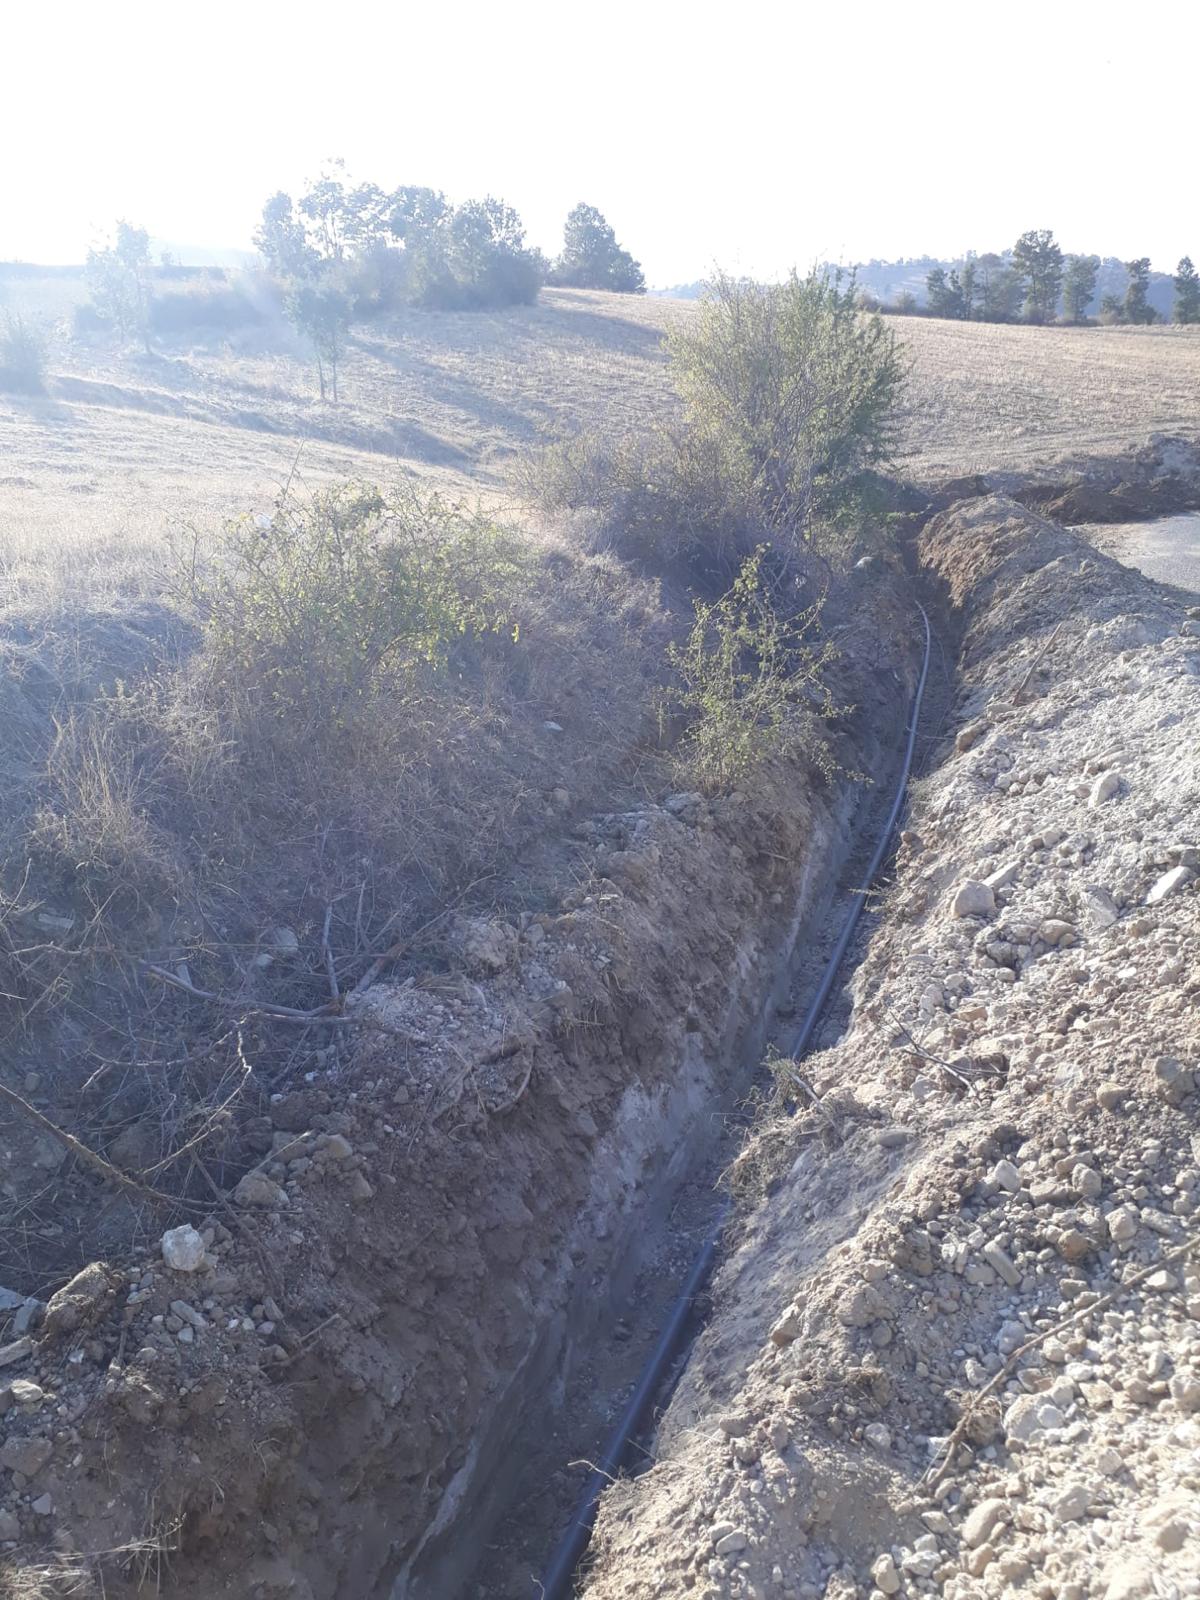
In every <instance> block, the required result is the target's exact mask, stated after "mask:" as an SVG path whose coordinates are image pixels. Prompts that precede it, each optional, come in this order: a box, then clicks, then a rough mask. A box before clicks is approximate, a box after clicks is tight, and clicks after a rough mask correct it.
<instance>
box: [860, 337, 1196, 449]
mask: <svg viewBox="0 0 1200 1600" xmlns="http://www.w3.org/2000/svg"><path fill="white" fill-rule="evenodd" d="M892 325H893V326H894V327H896V328H897V329H898V330H899V332H900V335H901V338H902V339H903V340H904V341H905V343H906V344H907V346H908V348H909V350H910V352H911V356H912V364H913V366H912V370H913V382H912V394H911V397H910V409H909V417H908V420H907V422H906V425H905V430H904V442H903V446H902V449H901V456H900V465H901V468H902V469H903V470H906V471H908V472H910V473H912V474H913V475H914V476H918V477H922V478H930V477H935V476H937V475H939V474H947V473H954V474H957V473H969V472H993V471H1000V470H1014V471H1019V470H1021V469H1022V468H1024V467H1027V466H1030V465H1031V464H1033V463H1034V462H1035V461H1039V460H1052V459H1054V458H1055V457H1058V456H1062V455H1070V454H1075V453H1077V452H1079V453H1082V452H1096V453H1100V452H1102V451H1106V450H1111V449H1114V448H1117V447H1120V446H1124V445H1128V444H1130V443H1135V442H1143V441H1144V440H1145V438H1146V436H1147V435H1148V434H1150V433H1152V432H1166V433H1169V432H1173V431H1178V430H1186V431H1195V430H1196V429H1197V428H1200V329H1193V328H1175V327H1161V328H1025V327H1007V326H1002V325H999V324H991V323H964V322H938V321H933V320H925V319H922V318H908V319H904V320H902V321H901V320H899V319H898V320H897V321H895V322H893V324H892Z"/></svg>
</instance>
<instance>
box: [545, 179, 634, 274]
mask: <svg viewBox="0 0 1200 1600" xmlns="http://www.w3.org/2000/svg"><path fill="white" fill-rule="evenodd" d="M554 279H555V282H556V283H566V284H571V285H573V286H574V287H576V288H579V289H614V290H616V291H617V293H619V294H645V292H646V280H645V277H644V276H643V274H642V269H641V266H640V265H639V263H638V262H636V261H635V260H634V259H633V257H632V256H631V255H630V254H629V252H628V250H622V248H621V246H620V245H619V244H618V243H617V236H616V234H615V233H614V231H613V229H612V227H611V226H610V225H609V223H608V222H607V221H606V220H605V219H604V217H603V216H602V215H601V214H600V212H599V211H597V210H596V207H595V206H589V205H585V204H584V203H583V202H582V201H580V203H579V204H578V205H577V206H576V207H575V209H574V210H573V211H572V212H571V214H570V215H569V216H568V218H567V223H566V227H565V228H564V229H563V248H562V255H560V256H559V258H558V261H557V262H556V264H555V268H554Z"/></svg>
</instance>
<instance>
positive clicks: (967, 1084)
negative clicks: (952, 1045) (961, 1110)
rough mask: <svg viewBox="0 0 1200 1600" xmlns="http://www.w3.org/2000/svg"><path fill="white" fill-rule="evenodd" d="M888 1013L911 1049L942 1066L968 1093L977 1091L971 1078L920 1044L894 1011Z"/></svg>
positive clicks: (934, 1063) (935, 1064) (937, 1065)
mask: <svg viewBox="0 0 1200 1600" xmlns="http://www.w3.org/2000/svg"><path fill="white" fill-rule="evenodd" d="M888 1014H889V1016H890V1017H891V1019H892V1021H893V1022H894V1023H895V1024H896V1026H897V1028H899V1030H900V1032H901V1033H902V1034H903V1035H904V1037H905V1038H906V1039H907V1040H908V1043H909V1048H910V1049H911V1050H913V1051H914V1052H915V1053H916V1054H917V1055H919V1056H920V1057H921V1058H922V1059H923V1060H925V1061H928V1062H930V1063H931V1064H932V1065H933V1066H935V1067H940V1068H941V1069H942V1071H943V1072H944V1073H945V1074H946V1075H947V1077H950V1078H953V1079H954V1081H955V1083H959V1084H961V1085H962V1087H963V1088H964V1089H965V1090H966V1091H967V1093H968V1094H974V1093H975V1085H974V1083H972V1081H971V1079H970V1078H968V1077H967V1075H966V1074H965V1073H964V1072H960V1071H959V1069H958V1068H957V1067H952V1066H951V1065H950V1063H949V1062H948V1061H943V1060H942V1058H941V1056H935V1055H934V1054H933V1052H932V1051H930V1050H926V1048H925V1046H924V1045H923V1044H918V1043H917V1041H916V1040H915V1039H914V1038H913V1036H912V1034H911V1033H910V1032H909V1030H908V1029H907V1028H906V1027H905V1026H904V1024H903V1023H902V1022H901V1021H900V1018H899V1017H898V1016H897V1015H896V1013H895V1012H894V1011H891V1012H889V1013H888Z"/></svg>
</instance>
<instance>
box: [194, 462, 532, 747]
mask: <svg viewBox="0 0 1200 1600" xmlns="http://www.w3.org/2000/svg"><path fill="white" fill-rule="evenodd" d="M524 564H525V557H524V556H523V554H522V553H521V550H520V547H519V546H518V545H517V544H516V542H515V540H514V538H513V537H512V536H511V535H509V534H507V533H505V532H503V531H502V530H500V529H499V528H498V527H496V526H495V524H493V523H491V522H490V521H488V520H487V519H486V518H485V517H483V516H482V515H477V514H468V513H464V512H462V511H461V510H458V509H455V508H452V507H450V506H448V505H446V504H445V503H444V502H443V501H440V500H438V499H436V498H435V499H432V500H427V501H421V500H418V499H417V497H416V496H415V495H403V494H397V495H391V496H385V495H383V494H382V493H381V492H380V491H379V490H378V489H375V488H371V487H367V486H364V485H347V486H343V487H340V488H336V489H331V490H326V491H323V492H321V493H319V494H316V495H314V496H313V497H312V498H311V500H307V501H302V500H298V499H296V498H294V497H287V496H285V497H282V498H281V499H280V500H279V502H278V503H277V505H276V508H275V511H274V514H273V515H272V516H271V517H270V518H267V517H266V516H262V517H260V518H259V519H254V518H243V519H239V520H237V521H235V522H233V523H231V524H229V525H228V526H227V527H226V530H225V533H224V536H223V538H222V539H221V541H220V543H219V545H218V547H217V548H216V550H215V551H213V552H211V557H210V559H209V561H208V562H207V564H206V566H205V567H204V568H203V569H198V568H197V567H196V566H194V565H193V566H192V567H191V568H189V570H188V574H187V587H188V590H189V593H190V597H191V599H192V601H193V603H194V604H195V606H196V608H197V610H198V612H199V615H200V617H201V620H202V626H203V630H204V647H203V650H202V656H203V659H204V661H205V667H206V672H207V673H208V675H209V679H210V682H212V683H213V684H215V685H218V686H219V689H218V694H219V698H220V700H221V702H222V704H223V705H224V706H226V707H227V708H228V707H234V706H236V707H239V708H240V710H241V713H242V715H243V716H251V717H253V718H254V719H255V720H256V721H258V720H260V719H261V721H262V722H263V723H264V725H266V726H268V727H270V726H273V728H274V730H275V731H273V732H270V733H269V734H268V737H269V738H270V739H271V740H272V741H273V742H278V743H279V744H281V745H282V744H289V745H300V746H304V747H308V746H311V745H312V744H313V743H320V744H324V745H328V744H329V743H330V742H331V741H336V740H337V739H339V738H340V737H341V736H342V735H343V734H346V733H352V732H353V731H354V730H355V728H356V726H357V725H359V724H360V723H361V721H362V719H363V717H364V716H370V715H372V714H373V713H374V711H375V710H376V709H377V708H378V706H379V704H380V702H382V701H386V702H387V705H388V708H389V715H392V714H394V711H395V708H396V706H397V705H398V704H403V701H404V699H405V696H406V695H408V694H409V693H410V692H412V691H414V690H419V691H421V692H424V691H425V690H426V689H427V688H428V687H429V686H430V684H431V683H432V682H434V681H435V680H436V679H438V678H439V677H445V675H446V674H447V673H448V671H449V670H450V667H451V663H452V660H453V658H454V656H455V653H456V651H459V650H461V648H462V647H463V646H464V645H466V644H469V643H472V642H473V643H476V644H477V643H479V642H480V641H483V640H485V639H486V638H488V637H494V636H498V635H504V634H508V633H511V630H512V629H513V628H514V627H515V623H514V621H513V617H514V607H515V602H516V596H517V594H518V592H519V589H520V583H521V578H522V573H523V570H524Z"/></svg>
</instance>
